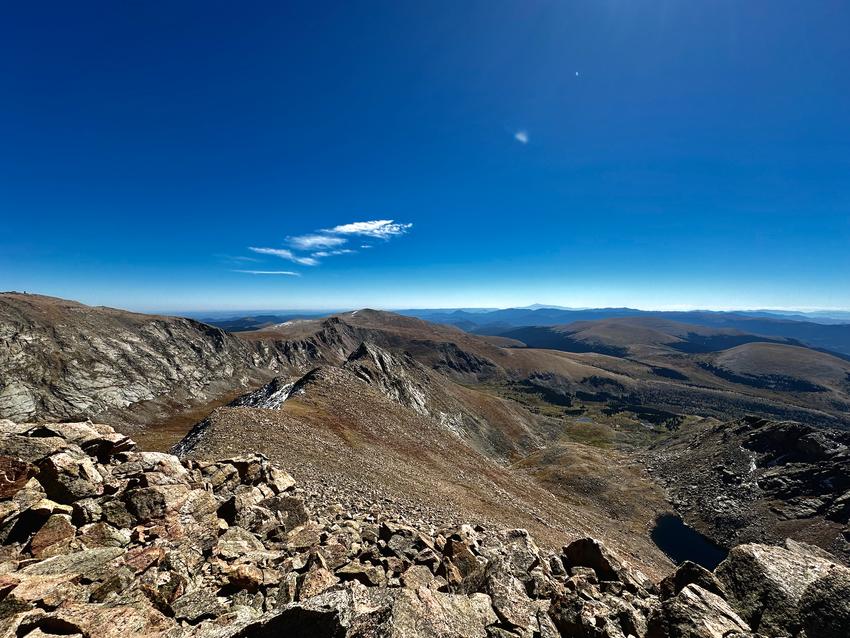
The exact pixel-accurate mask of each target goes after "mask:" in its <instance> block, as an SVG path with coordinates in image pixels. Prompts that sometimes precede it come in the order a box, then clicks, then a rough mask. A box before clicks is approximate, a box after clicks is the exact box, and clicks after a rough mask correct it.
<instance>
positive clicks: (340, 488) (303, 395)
mask: <svg viewBox="0 0 850 638" xmlns="http://www.w3.org/2000/svg"><path fill="white" fill-rule="evenodd" d="M363 349H364V350H368V351H369V354H364V353H362V352H361V353H359V354H358V353H355V356H353V357H352V359H351V360H350V361H349V362H347V363H345V364H343V365H342V366H323V367H320V368H317V369H316V370H313V371H311V372H310V373H308V374H307V375H305V376H304V377H303V378H302V379H301V380H299V381H298V382H296V383H295V385H294V386H293V388H292V392H291V394H290V395H289V398H288V399H287V400H286V401H285V402H284V403H283V404H281V405H280V406H279V407H278V408H277V409H263V408H239V407H233V408H219V409H217V410H215V411H214V412H213V413H212V414H211V415H210V416H209V417H208V418H207V419H206V420H205V421H204V422H202V423H200V424H199V425H198V426H197V427H196V428H195V429H194V430H193V432H191V433H190V434H189V435H188V436H187V437H186V439H185V440H184V441H183V442H182V443H181V444H179V445H178V446H177V447H176V448H175V450H176V451H177V452H178V453H179V454H180V455H181V456H183V457H188V458H198V459H203V458H215V457H218V456H221V455H225V456H227V455H233V454H238V453H240V451H242V450H244V449H246V447H248V448H250V449H251V450H254V451H257V452H261V453H263V454H266V455H267V456H268V457H269V458H270V459H272V460H274V461H275V462H277V463H282V462H285V463H287V467H289V468H290V470H291V471H292V474H293V476H295V478H296V479H297V480H298V481H300V482H302V483H303V484H304V485H305V486H307V487H308V488H309V490H310V491H313V492H315V493H318V494H321V495H322V498H324V499H325V500H327V501H329V502H339V503H341V504H342V506H343V507H344V508H345V509H346V510H348V511H364V512H368V511H369V508H371V507H373V506H374V504H376V503H381V504H384V505H385V506H387V504H391V506H392V508H393V509H394V510H395V511H398V512H403V513H404V515H405V516H406V517H409V518H411V519H417V518H418V519H422V520H424V521H427V522H430V523H432V524H435V525H453V524H460V523H466V522H473V521H475V522H479V523H481V524H483V525H485V526H505V525H509V526H518V525H521V526H523V527H526V528H528V529H529V530H530V531H532V532H533V533H534V534H535V535H536V536H537V537H538V538H539V539H540V540H541V542H543V543H544V545H546V546H547V547H557V546H559V545H561V544H563V543H564V542H566V541H568V540H570V539H572V538H575V537H577V536H582V535H587V534H594V535H597V536H600V537H603V538H605V539H606V540H607V541H608V542H610V543H611V544H612V546H614V547H617V548H618V549H619V550H620V551H622V552H623V553H625V554H627V555H629V556H631V557H632V558H633V560H634V561H635V562H636V564H640V565H641V566H642V567H644V568H645V569H646V570H647V571H648V572H650V573H657V572H658V570H659V569H663V566H664V565H666V564H667V559H666V558H665V557H664V556H663V554H661V553H660V551H659V550H658V549H657V548H656V547H655V546H654V545H653V543H652V542H651V540H650V538H649V529H650V528H651V526H652V524H653V521H654V519H655V517H656V516H657V515H658V514H659V513H660V512H662V511H664V510H665V507H666V503H665V501H664V498H663V495H662V494H661V492H660V491H658V490H657V488H655V487H654V486H653V485H652V483H651V481H649V480H648V477H647V476H646V474H644V473H643V472H642V471H641V470H640V468H638V467H635V466H633V465H630V464H628V463H626V462H624V459H623V457H622V456H621V455H620V454H619V453H617V452H614V451H608V452H602V451H591V452H592V453H594V454H596V461H595V463H596V471H597V472H599V473H600V474H605V475H607V476H608V477H609V478H611V482H612V484H616V485H618V486H621V487H628V489H629V490H630V494H631V498H632V500H633V501H634V502H635V503H636V504H637V505H635V506H634V507H632V508H631V509H630V510H629V511H624V512H623V513H622V515H621V516H620V518H619V520H618V521H617V525H615V526H614V525H611V524H610V512H609V511H606V510H605V509H604V508H603V507H601V506H600V505H599V503H597V502H595V501H594V500H593V499H592V498H588V497H589V494H587V493H584V494H583V495H582V496H581V498H576V497H573V496H572V495H571V494H570V493H569V492H567V491H564V492H563V493H561V494H557V496H558V497H557V498H556V497H555V496H553V493H552V492H550V491H549V490H547V489H544V488H542V487H541V486H540V485H539V484H538V483H537V481H536V480H535V479H534V478H533V477H532V476H531V474H530V473H527V472H526V471H525V470H524V469H522V468H515V467H511V466H510V465H509V464H508V463H506V461H505V459H504V457H503V454H502V453H503V452H505V451H507V452H509V453H510V456H513V457H516V458H518V457H520V456H522V455H527V454H529V453H530V452H533V451H534V450H535V449H540V448H542V447H543V445H544V444H545V442H546V438H545V436H544V434H542V433H540V432H535V431H534V430H531V429H530V427H529V429H527V430H526V429H524V428H522V423H523V421H519V422H515V423H514V424H513V428H514V429H513V430H506V429H504V428H505V423H504V422H502V423H500V422H499V420H498V419H492V418H486V419H485V418H482V416H478V417H477V419H472V418H469V416H470V413H471V412H472V409H471V408H472V406H469V405H464V404H463V403H462V401H461V400H460V399H458V398H457V397H452V396H448V397H447V396H446V395H440V394H436V393H435V395H434V396H433V397H432V395H431V393H432V392H435V390H436V389H435V388H433V387H430V388H429V387H428V385H427V384H426V382H424V381H422V380H421V379H422V378H421V377H420V378H419V380H417V382H415V383H414V384H413V385H412V386H411V387H413V388H415V389H416V390H417V391H416V392H410V387H408V388H407V389H402V390H400V388H404V387H405V386H408V384H410V383H411V381H410V380H411V378H412V377H414V376H417V367H416V365H412V366H410V365H409V364H404V363H403V362H402V369H401V370H399V367H398V366H397V365H396V363H397V362H398V360H397V362H396V363H393V365H391V366H387V369H386V370H385V371H383V372H382V373H381V375H382V376H383V377H384V378H383V379H380V378H376V377H375V376H374V375H364V374H360V372H362V371H363V369H364V368H363V366H364V363H363V359H364V358H366V359H368V360H369V361H368V364H366V365H368V366H369V367H370V368H371V364H372V363H373V361H372V355H373V354H376V353H377V356H378V357H381V356H384V357H388V356H389V355H387V354H386V353H383V355H382V354H381V353H379V351H377V350H376V348H375V346H373V345H367V346H364V348H363ZM352 364H353V365H352ZM377 367H378V368H381V367H382V366H381V364H380V363H379V364H378V366H377ZM372 369H374V368H372ZM388 388H390V389H389V390H388ZM411 395H418V396H417V398H416V399H415V400H414V401H412V402H411V401H410V400H409V397H410V396H411ZM482 399H484V400H486V401H490V402H491V405H490V408H489V410H490V412H491V413H492V412H494V411H497V410H498V409H499V407H498V406H496V405H493V404H492V401H493V400H492V398H489V397H482ZM452 404H453V405H454V406H455V409H458V410H460V411H459V412H448V413H447V412H444V411H442V410H444V409H446V408H449V409H451V406H452ZM500 404H502V405H506V404H505V402H500ZM512 409H513V410H514V412H515V413H519V412H521V410H518V409H517V408H516V407H514V408H512ZM463 410H466V413H464V412H463ZM484 414H487V411H486V410H485V411H484ZM517 416H520V417H521V418H522V419H524V421H525V423H527V424H529V426H530V425H531V424H533V423H534V419H533V418H532V417H531V415H527V414H526V415H521V414H517ZM508 420H510V419H508ZM488 428H489V430H488ZM494 434H498V436H497V437H494ZM494 440H495V441H497V442H498V444H497V445H494V444H493V443H494ZM600 496H602V497H603V498H602V499H600V501H602V500H604V497H605V495H603V494H601V493H600Z"/></svg>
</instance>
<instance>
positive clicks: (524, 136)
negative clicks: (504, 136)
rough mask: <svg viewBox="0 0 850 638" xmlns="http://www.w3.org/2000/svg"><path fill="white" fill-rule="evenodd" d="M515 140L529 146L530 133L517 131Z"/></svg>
mask: <svg viewBox="0 0 850 638" xmlns="http://www.w3.org/2000/svg"><path fill="white" fill-rule="evenodd" d="M514 139H515V140H516V141H517V142H519V143H520V144H528V131H517V132H516V133H514Z"/></svg>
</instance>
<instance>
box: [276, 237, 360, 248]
mask: <svg viewBox="0 0 850 638" xmlns="http://www.w3.org/2000/svg"><path fill="white" fill-rule="evenodd" d="M347 241H348V240H347V239H346V238H345V237H335V236H334V235H317V234H310V235H296V236H295V237H287V238H286V242H287V243H288V244H289V245H290V246H292V247H293V248H296V249H298V250H316V249H318V248H334V247H335V246H342V245H343V244H344V243H345V242H347Z"/></svg>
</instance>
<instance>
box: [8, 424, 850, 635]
mask: <svg viewBox="0 0 850 638" xmlns="http://www.w3.org/2000/svg"><path fill="white" fill-rule="evenodd" d="M308 496H310V495H309V494H307V493H306V492H305V490H304V489H303V488H301V487H299V486H298V485H297V484H296V483H295V481H294V479H293V478H292V477H291V476H290V474H289V473H287V472H286V471H285V470H283V469H281V468H278V467H276V466H274V465H273V464H272V463H270V462H269V461H268V459H266V458H265V457H264V456H262V455H259V454H254V455H246V456H240V457H237V458H230V459H225V460H215V461H214V460H180V459H178V458H177V457H175V456H172V455H169V454H163V453H156V452H139V451H137V450H136V449H135V444H134V443H133V441H132V440H131V439H129V438H128V437H126V436H124V435H121V434H118V433H116V432H115V431H114V430H113V429H112V428H111V427H109V426H105V425H98V424H93V423H91V422H81V423H14V422H12V421H0V542H2V549H0V636H3V637H4V638H5V637H9V638H11V637H13V636H14V637H25V636H29V637H33V638H36V637H44V636H51V635H57V636H58V635H62V636H83V637H92V638H97V637H104V638H106V637H112V636H122V637H124V638H126V637H128V636H163V637H164V636H169V637H171V636H174V637H176V636H197V637H202V636H204V637H207V636H208V637H216V638H236V637H245V638H249V637H263V636H316V637H319V638H321V637H326V636H327V637H331V636H334V637H336V636H340V637H342V636H345V637H355V636H358V637H366V636H387V637H390V636H392V637H395V636H397V637H402V636H423V637H434V638H437V637H439V638H450V637H451V638H453V637H463V638H466V637H468V638H473V637H481V638H510V637H528V638H531V637H540V638H555V637H557V636H563V637H582V638H584V637H587V638H597V637H598V638H626V637H629V636H633V637H636V638H644V637H646V638H662V637H672V638H733V637H738V638H744V637H745V636H750V637H755V636H795V637H799V638H802V637H804V636H805V638H841V637H844V636H846V635H847V629H848V627H850V569H847V568H846V567H843V566H841V565H840V564H839V563H838V561H837V560H836V559H834V558H833V557H832V556H830V555H829V554H827V553H826V552H825V551H823V550H821V549H819V548H815V547H813V546H810V545H806V544H803V543H798V542H794V541H786V542H785V543H783V544H781V545H762V544H746V545H740V546H738V547H735V548H733V549H732V551H731V552H730V554H729V556H728V558H727V559H726V560H725V561H724V562H723V563H721V564H720V566H719V567H718V568H717V569H716V570H715V571H714V572H713V573H712V572H709V571H708V570H706V569H704V568H702V567H699V566H698V565H695V564H693V563H687V562H686V563H683V564H682V565H680V566H679V567H678V569H676V571H675V572H674V573H672V574H670V575H668V576H667V577H666V578H664V579H663V580H661V581H660V582H653V581H651V580H650V579H649V578H647V577H646V576H645V575H644V574H643V573H641V571H640V570H638V569H636V568H635V567H634V566H633V564H631V563H630V562H629V561H627V560H625V559H623V558H622V557H621V556H619V555H618V554H617V553H616V552H614V551H612V550H611V549H609V548H608V547H606V546H605V545H603V544H602V543H600V542H599V541H597V540H595V539H593V538H576V539H574V540H573V541H572V542H570V543H569V544H567V545H566V546H565V547H564V548H563V549H562V550H561V551H559V552H551V551H546V550H542V549H541V548H539V547H538V545H537V544H535V542H534V539H533V538H532V537H531V536H530V535H529V533H528V532H526V531H525V530H522V529H485V528H484V527H481V526H480V525H476V524H475V522H474V521H471V522H470V524H464V525H460V526H457V527H454V528H450V529H435V528H434V527H429V526H422V525H415V524H412V523H411V521H408V520H404V519H402V518H400V517H399V516H398V515H396V514H395V513H394V512H392V511H384V510H381V509H380V508H377V507H375V508H373V510H372V511H371V512H368V513H352V512H349V511H346V510H345V509H343V508H342V507H340V506H338V505H336V504H334V503H330V502H324V503H322V502H321V501H320V500H317V499H315V498H313V499H308V498H307V497H308ZM308 503H309V505H308Z"/></svg>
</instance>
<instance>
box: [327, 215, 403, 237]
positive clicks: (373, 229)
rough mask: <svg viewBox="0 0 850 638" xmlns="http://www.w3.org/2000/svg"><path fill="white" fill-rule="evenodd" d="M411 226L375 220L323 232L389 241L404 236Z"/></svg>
mask: <svg viewBox="0 0 850 638" xmlns="http://www.w3.org/2000/svg"><path fill="white" fill-rule="evenodd" d="M411 228H413V224H401V223H397V222H396V221H395V220H392V219H375V220H372V221H368V222H352V223H350V224H342V225H340V226H334V227H333V228H328V229H326V230H325V231H324V232H326V233H330V234H334V235H362V236H365V237H375V238H377V239H389V238H390V237H396V236H398V235H404V234H405V233H406V232H407V231H408V230H410V229H411Z"/></svg>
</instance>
